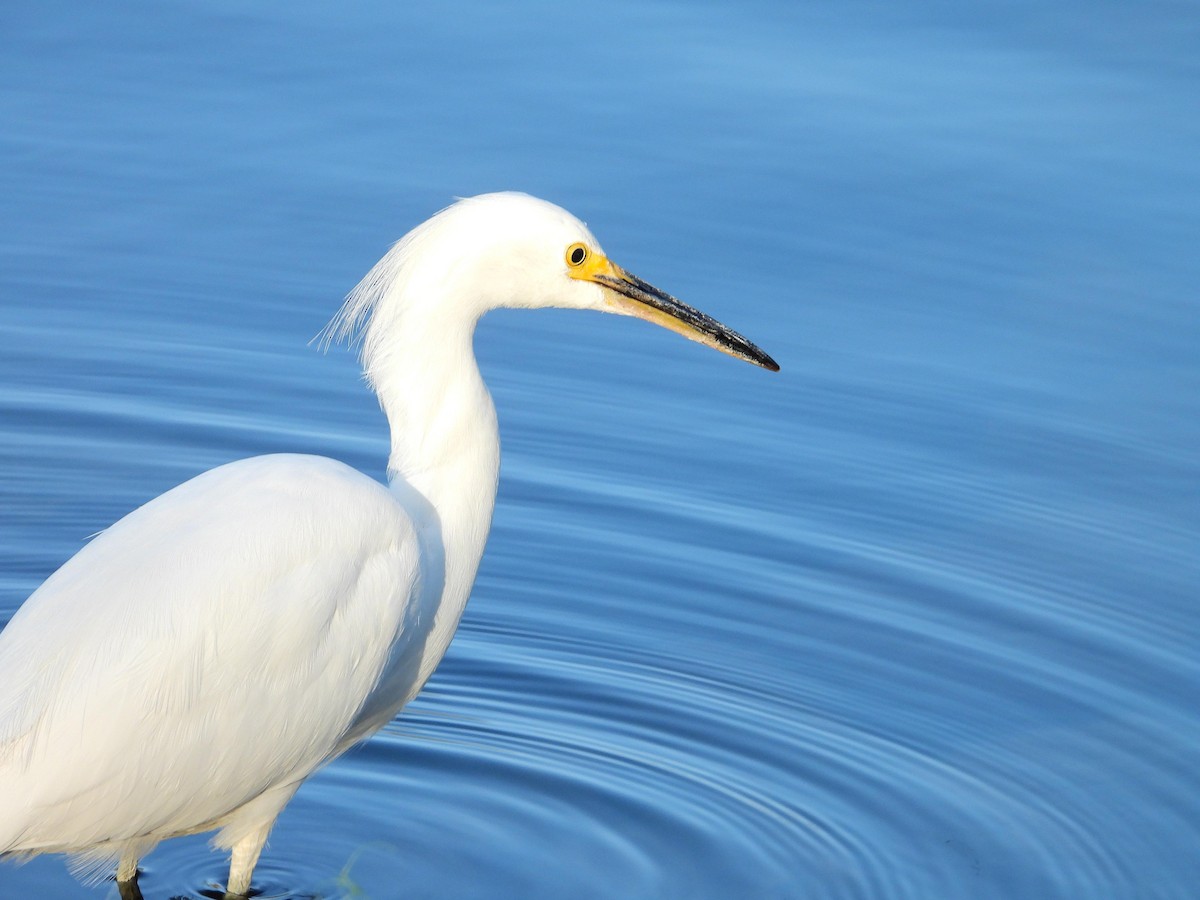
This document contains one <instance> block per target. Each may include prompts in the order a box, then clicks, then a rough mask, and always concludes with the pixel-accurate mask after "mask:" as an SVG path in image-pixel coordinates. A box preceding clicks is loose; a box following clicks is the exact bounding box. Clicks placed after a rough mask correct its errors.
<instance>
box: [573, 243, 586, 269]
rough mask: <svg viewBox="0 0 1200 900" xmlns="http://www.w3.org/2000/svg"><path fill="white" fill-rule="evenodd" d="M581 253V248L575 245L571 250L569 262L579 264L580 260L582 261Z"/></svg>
mask: <svg viewBox="0 0 1200 900" xmlns="http://www.w3.org/2000/svg"><path fill="white" fill-rule="evenodd" d="M583 255H584V254H583V248H582V247H576V248H575V249H574V250H572V251H571V262H573V263H574V264H575V265H579V264H580V263H581V262H583Z"/></svg>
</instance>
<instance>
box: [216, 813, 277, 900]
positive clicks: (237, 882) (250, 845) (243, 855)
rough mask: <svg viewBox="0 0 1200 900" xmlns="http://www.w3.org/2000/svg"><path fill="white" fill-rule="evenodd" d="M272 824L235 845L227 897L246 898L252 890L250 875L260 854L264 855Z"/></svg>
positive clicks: (226, 887) (226, 890)
mask: <svg viewBox="0 0 1200 900" xmlns="http://www.w3.org/2000/svg"><path fill="white" fill-rule="evenodd" d="M272 824H274V820H272V821H271V822H268V823H267V824H266V825H264V826H263V827H262V828H260V829H258V830H257V831H252V832H250V833H249V834H248V835H246V836H245V837H244V838H242V839H241V840H240V841H238V842H237V843H236V844H234V845H233V855H232V856H231V857H230V859H229V882H228V883H227V884H226V885H225V893H226V895H232V896H234V897H244V896H246V892H247V891H249V890H250V875H251V874H252V873H253V872H254V864H255V863H257V862H258V854H260V853H262V848H263V844H265V843H266V842H267V835H268V834H270V832H271V825H272Z"/></svg>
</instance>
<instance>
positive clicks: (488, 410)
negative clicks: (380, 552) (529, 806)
mask: <svg viewBox="0 0 1200 900" xmlns="http://www.w3.org/2000/svg"><path fill="white" fill-rule="evenodd" d="M474 332H475V319H474V318H473V317H467V316H464V317H461V318H460V317H454V318H450V317H431V316H425V315H422V314H421V310H419V309H414V310H408V311H406V312H405V313H404V314H403V316H402V321H398V322H396V323H395V326H394V327H393V328H392V329H391V334H390V337H391V341H390V343H389V345H388V347H387V350H386V353H382V354H380V355H379V356H378V357H376V358H375V359H373V360H372V361H371V365H370V366H369V373H370V378H371V381H372V382H373V384H374V386H375V390H376V393H377V394H378V396H379V403H380V405H381V406H382V407H383V410H384V413H385V414H386V415H387V418H388V422H389V424H390V425H391V433H392V450H391V456H390V457H389V459H388V476H389V481H390V486H391V489H392V492H393V493H394V494H395V495H396V496H397V498H398V499H399V500H400V502H401V503H403V504H404V505H405V507H406V508H408V509H409V511H410V513H411V514H412V515H413V518H414V521H416V522H418V523H419V524H420V525H422V526H423V527H426V528H428V529H436V538H437V539H438V541H439V542H440V545H441V549H442V552H443V553H444V562H445V588H444V590H443V592H442V597H441V601H440V602H439V603H438V608H437V613H436V619H437V621H436V624H435V625H434V627H433V632H432V633H431V635H430V643H431V645H432V646H430V647H429V648H428V650H432V651H433V656H432V660H433V662H434V663H435V664H436V660H437V659H440V657H441V653H442V652H443V651H444V650H445V646H446V645H447V644H449V641H450V637H451V635H452V634H453V633H454V629H455V627H456V626H457V624H458V620H459V618H460V617H461V615H462V612H463V609H464V607H465V606H466V602H467V596H468V595H469V594H470V591H471V585H472V584H473V583H474V581H475V573H476V570H477V568H478V565H479V559H480V557H481V555H482V553H483V546H484V543H485V542H486V541H487V535H488V530H489V529H490V527H491V522H492V510H493V507H494V506H495V502H496V485H497V483H498V480H499V472H500V435H499V431H498V429H497V426H496V409H495V406H494V405H493V404H492V398H491V395H489V394H488V391H487V388H486V387H485V386H484V383H483V379H482V377H481V376H480V374H479V366H478V365H477V363H476V362H475V354H474V350H473V347H472V338H473V336H474Z"/></svg>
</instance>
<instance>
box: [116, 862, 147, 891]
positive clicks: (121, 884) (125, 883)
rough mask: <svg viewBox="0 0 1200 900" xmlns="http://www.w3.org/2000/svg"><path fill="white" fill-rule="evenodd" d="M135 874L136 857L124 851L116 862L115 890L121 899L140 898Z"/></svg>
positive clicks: (136, 874)
mask: <svg viewBox="0 0 1200 900" xmlns="http://www.w3.org/2000/svg"><path fill="white" fill-rule="evenodd" d="M137 876H138V858H137V857H136V856H135V855H133V854H132V853H126V854H125V855H124V856H122V857H121V861H120V862H119V863H117V890H118V891H119V892H120V894H121V900H142V892H141V890H140V889H139V888H138V883H137Z"/></svg>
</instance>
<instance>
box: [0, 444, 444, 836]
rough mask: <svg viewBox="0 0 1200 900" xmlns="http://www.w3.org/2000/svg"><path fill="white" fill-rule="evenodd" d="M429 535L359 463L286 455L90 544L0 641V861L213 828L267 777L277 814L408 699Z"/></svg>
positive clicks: (424, 610)
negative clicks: (424, 536) (10, 855)
mask: <svg viewBox="0 0 1200 900" xmlns="http://www.w3.org/2000/svg"><path fill="white" fill-rule="evenodd" d="M422 528H424V524H423V523H419V522H417V523H414V522H413V521H411V519H410V516H409V514H408V513H407V512H406V511H405V509H404V508H403V507H402V506H401V505H400V503H399V502H398V501H397V500H396V498H395V496H394V495H393V494H392V493H391V492H389V491H388V489H387V488H386V487H384V486H383V485H381V484H378V483H377V482H374V481H372V480H370V479H369V478H367V477H366V476H364V475H361V474H359V473H358V472H355V471H354V470H353V469H350V468H348V467H346V466H344V465H342V464H340V463H337V462H334V461H332V460H328V459H323V458H320V457H311V456H292V455H281V456H266V457H257V458H254V459H249V460H243V461H241V462H237V463H231V464H229V465H226V466H222V467H220V468H217V469H213V470H212V471H210V472H206V473H204V474H203V475H200V476H199V477H197V478H194V479H193V480H191V481H189V482H187V483H185V484H183V485H180V486H179V487H177V488H175V489H174V490H171V491H169V492H167V493H166V494H163V495H162V496H160V497H157V498H156V499H154V500H152V501H150V502H149V503H147V504H146V505H145V506H143V507H141V508H140V509H137V510H135V511H134V512H132V513H130V514H129V515H128V516H126V517H125V518H123V519H121V520H120V521H119V522H117V523H116V524H115V525H113V526H112V527H111V528H109V529H107V530H106V531H104V532H103V533H102V534H100V535H99V536H98V537H96V538H95V539H94V540H93V541H92V542H91V543H89V544H87V545H85V546H84V547H83V548H82V549H81V550H80V551H79V553H78V554H77V555H76V556H75V557H73V558H72V559H71V560H69V561H68V562H67V563H66V564H65V565H63V567H62V568H61V569H59V570H58V571H57V572H56V573H55V574H54V575H53V576H51V577H50V578H49V579H48V580H47V581H46V582H45V584H43V585H42V586H41V587H40V588H39V589H38V590H37V591H36V592H35V594H34V595H33V596H32V597H31V598H30V599H29V601H28V602H26V603H25V605H24V606H22V607H21V609H20V610H19V611H18V612H17V614H16V615H15V616H14V617H13V620H12V621H11V622H10V623H9V625H8V627H7V628H6V629H5V630H4V631H3V633H2V634H0V672H3V673H4V674H5V680H4V683H2V684H0V797H3V798H4V800H5V802H4V803H2V804H0V852H18V853H20V852H43V851H64V850H65V851H70V850H72V849H79V848H86V847H89V846H94V845H97V844H108V845H109V846H110V847H111V846H116V845H117V844H120V843H122V842H124V843H126V844H129V845H131V846H132V842H134V841H136V839H137V838H138V837H139V836H145V835H151V834H153V835H157V836H159V837H161V836H164V835H167V834H170V833H184V832H187V831H196V830H204V829H203V828H202V827H200V826H202V825H204V824H207V825H209V827H211V826H212V825H214V824H219V825H225V826H226V827H227V829H228V828H229V827H233V826H231V825H230V823H231V822H233V823H234V825H236V816H232V817H231V814H233V813H236V811H238V810H239V808H241V807H243V806H244V805H245V804H247V803H248V802H249V801H251V800H253V799H254V798H255V797H257V796H259V795H260V794H263V793H264V792H271V791H272V789H273V788H275V789H276V790H275V791H274V793H276V794H279V795H280V796H281V798H282V799H281V800H280V802H279V804H278V805H279V806H282V804H283V803H284V802H286V800H287V798H288V797H290V796H291V793H292V791H293V790H294V786H295V785H296V784H298V783H299V781H300V780H302V779H303V778H304V777H305V776H306V775H308V774H310V773H311V772H312V771H313V770H314V769H316V768H317V767H319V766H320V765H321V764H322V763H323V762H325V761H327V760H328V759H330V758H331V757H332V756H334V755H336V754H337V753H339V752H341V750H343V749H345V747H346V746H348V744H349V743H350V742H352V741H353V739H355V738H357V737H361V736H363V732H364V731H366V732H369V730H373V728H374V727H378V725H380V724H383V721H386V719H387V718H388V717H390V715H391V714H392V713H394V712H395V710H396V709H397V708H398V707H399V706H400V705H402V704H403V703H404V702H406V701H407V700H408V699H409V698H410V697H411V696H412V695H414V694H415V693H416V692H417V690H419V688H420V684H418V683H416V681H417V679H418V678H419V676H418V674H417V672H418V671H419V669H420V666H419V661H420V656H421V651H422V645H423V642H424V634H423V632H424V631H425V628H423V627H422V626H424V625H425V623H427V622H428V623H431V622H432V621H433V618H434V615H433V612H434V611H435V610H434V608H433V607H434V606H436V603H437V599H438V596H439V595H440V589H441V586H440V585H422V584H421V583H420V579H419V573H420V572H421V571H422V567H421V562H422V559H421V556H422V540H421V533H420V532H421V529H422ZM426 627H427V626H426ZM297 697H302V698H304V699H303V703H302V704H297V703H296V698H297ZM364 708H366V709H368V712H367V713H366V714H365V715H369V716H370V717H371V718H372V721H371V722H369V723H364V722H361V721H359V717H360V713H361V712H362V711H363V710H364ZM380 710H383V715H382V721H377V720H379V719H380V718H381V714H380ZM81 750H82V753H81V752H80V751H81ZM81 759H92V760H95V765H80V762H79V761H80V760H81ZM196 785H203V790H202V791H197V790H195V786H196ZM276 811H277V810H271V811H270V816H273V815H274V812H276ZM270 816H268V817H267V821H269V820H270ZM251 824H254V823H251ZM236 837H237V835H232V836H223V839H222V840H221V843H222V844H225V845H227V844H228V843H229V842H230V840H233V839H236Z"/></svg>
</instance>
